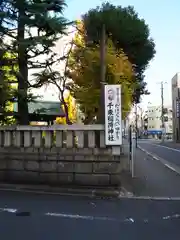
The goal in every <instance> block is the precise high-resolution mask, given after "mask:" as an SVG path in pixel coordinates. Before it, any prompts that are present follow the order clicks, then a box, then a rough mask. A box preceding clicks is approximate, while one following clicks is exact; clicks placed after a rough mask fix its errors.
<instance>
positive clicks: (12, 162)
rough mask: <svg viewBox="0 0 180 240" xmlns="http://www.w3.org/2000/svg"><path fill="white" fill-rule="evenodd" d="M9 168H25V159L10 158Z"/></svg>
mask: <svg viewBox="0 0 180 240" xmlns="http://www.w3.org/2000/svg"><path fill="white" fill-rule="evenodd" d="M7 167H8V170H17V171H18V170H22V171H23V170H24V161H23V160H8V166H7Z"/></svg>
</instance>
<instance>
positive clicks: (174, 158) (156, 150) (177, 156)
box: [139, 140, 180, 167]
mask: <svg viewBox="0 0 180 240" xmlns="http://www.w3.org/2000/svg"><path fill="white" fill-rule="evenodd" d="M139 145H140V146H141V147H142V148H144V149H145V150H147V151H148V152H150V153H153V154H155V155H156V156H158V157H160V158H163V159H165V160H166V161H168V162H169V163H172V164H175V165H177V166H178V167H180V147H179V149H178V148H177V146H174V147H173V145H172V144H170V143H165V144H164V145H162V144H160V143H158V142H157V143H156V142H153V141H150V140H149V141H147V140H146V141H139Z"/></svg>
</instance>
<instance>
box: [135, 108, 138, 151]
mask: <svg viewBox="0 0 180 240" xmlns="http://www.w3.org/2000/svg"><path fill="white" fill-rule="evenodd" d="M135 115H136V120H135V129H136V148H137V140H138V125H137V122H138V115H137V103H136V105H135Z"/></svg>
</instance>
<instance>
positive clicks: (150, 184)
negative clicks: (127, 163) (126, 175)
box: [133, 149, 180, 197]
mask: <svg viewBox="0 0 180 240" xmlns="http://www.w3.org/2000/svg"><path fill="white" fill-rule="evenodd" d="M134 162H135V166H134V169H135V178H134V179H133V193H134V195H136V196H151V197H180V175H178V174H177V173H175V172H174V171H172V170H171V169H169V168H167V167H166V166H165V165H163V164H162V163H161V162H160V161H158V160H155V159H153V158H152V157H150V156H148V155H147V154H146V153H144V152H142V151H141V150H140V149H136V151H135V160H134Z"/></svg>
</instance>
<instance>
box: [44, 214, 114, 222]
mask: <svg viewBox="0 0 180 240" xmlns="http://www.w3.org/2000/svg"><path fill="white" fill-rule="evenodd" d="M45 215H46V216H51V217H61V218H71V219H83V220H91V221H93V220H101V221H117V220H116V219H115V218H109V217H95V216H85V215H79V214H65V213H53V212H48V213H45Z"/></svg>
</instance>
